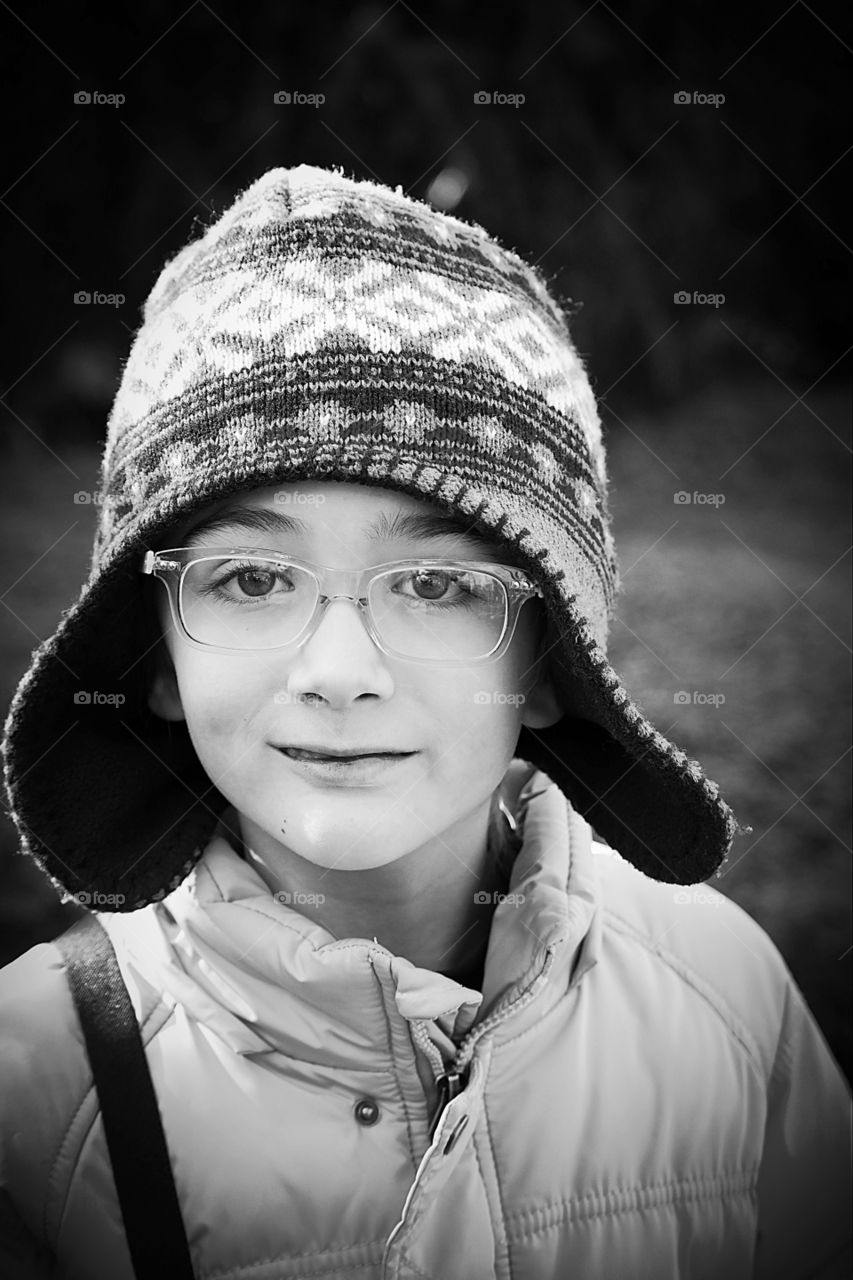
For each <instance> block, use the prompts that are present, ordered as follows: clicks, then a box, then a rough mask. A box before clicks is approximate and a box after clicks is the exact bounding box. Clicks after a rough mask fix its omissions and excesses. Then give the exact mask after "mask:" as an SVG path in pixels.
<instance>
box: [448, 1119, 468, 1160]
mask: <svg viewBox="0 0 853 1280" xmlns="http://www.w3.org/2000/svg"><path fill="white" fill-rule="evenodd" d="M467 1123H468V1117H467V1116H462V1117H461V1118H460V1119H459V1121H458V1122H457V1124H456V1127H455V1128H454V1130H453V1132H452V1133H451V1135H450V1137H449V1138H448V1139H447V1141H446V1142H445V1144H444V1154H445V1155H447V1153H448V1151H450V1150H451V1148H452V1147H454V1146H455V1145H456V1139H457V1138H458V1137H459V1135H460V1133H461V1132H462V1130H463V1129H464V1128H465V1126H466V1124H467Z"/></svg>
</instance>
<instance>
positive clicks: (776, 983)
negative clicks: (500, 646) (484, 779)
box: [0, 761, 850, 1280]
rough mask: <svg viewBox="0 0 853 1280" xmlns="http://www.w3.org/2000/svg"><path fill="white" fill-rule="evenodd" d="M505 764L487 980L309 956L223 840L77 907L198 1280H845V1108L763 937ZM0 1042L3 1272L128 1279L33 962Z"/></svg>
mask: <svg viewBox="0 0 853 1280" xmlns="http://www.w3.org/2000/svg"><path fill="white" fill-rule="evenodd" d="M511 772H512V774H513V777H514V778H515V781H516V784H517V785H516V788H515V796H516V812H517V815H518V816H519V819H520V820H521V821H523V844H522V847H521V851H520V852H519V853H518V855H517V858H516V860H515V864H514V868H513V873H512V879H511V883H510V893H509V895H508V896H507V897H506V899H505V900H504V901H503V902H501V903H500V905H499V906H498V907H497V909H496V910H495V913H494V919H493V925H492V931H491V935H490V940H489V948H488V954H487V958H486V965H485V973H484V979H483V990H482V992H478V991H473V990H471V989H467V988H465V987H462V986H460V985H459V984H458V983H457V982H455V981H453V980H451V979H449V978H446V977H443V976H442V975H441V974H438V973H435V972H432V971H428V970H424V969H420V968H416V967H415V966H414V965H412V964H411V963H409V962H408V961H407V960H405V959H403V958H401V957H399V956H394V955H392V954H391V953H390V952H389V951H387V950H386V949H385V948H383V947H382V946H380V945H379V944H377V943H376V942H375V941H370V940H367V939H360V938H349V939H344V940H340V941H337V940H335V939H334V938H333V937H332V935H331V934H329V933H328V932H327V931H326V930H324V929H323V928H322V927H320V926H318V925H317V924H315V923H313V922H312V921H310V920H309V919H307V918H306V917H305V916H303V915H301V914H300V913H299V911H298V910H296V909H294V908H293V906H288V905H285V904H283V903H281V902H279V901H277V900H276V898H275V897H274V896H273V895H272V894H271V892H270V891H269V889H268V888H267V887H266V885H265V884H264V883H263V881H262V880H261V879H260V878H259V876H258V875H257V873H256V872H255V871H254V869H253V868H251V867H250V866H249V865H248V864H247V863H246V862H244V861H243V860H242V859H241V858H240V857H239V856H238V854H237V853H236V852H235V851H234V849H233V848H232V847H231V846H230V844H228V843H227V841H226V840H225V839H224V838H223V836H222V834H221V832H217V834H216V835H215V836H214V838H213V839H212V840H211V842H210V844H209V846H208V847H207V849H206V850H205V853H204V856H203V858H202V859H201V861H200V862H199V863H198V864H197V866H196V867H195V869H194V870H193V872H192V873H191V874H190V875H189V876H188V877H187V879H186V880H185V881H184V882H183V883H182V884H181V885H180V886H179V888H178V889H177V890H175V891H174V892H173V893H172V894H170V895H169V897H168V898H166V899H165V900H164V901H162V902H160V903H156V904H153V905H152V906H150V907H146V908H144V909H143V910H141V911H136V912H133V913H130V914H127V915H120V914H104V915H103V916H102V917H101V919H102V921H103V923H104V925H105V927H106V928H107V930H108V932H109V933H110V936H111V938H112V940H113V943H114V946H115V948H116V952H117V955H118V958H119V963H120V966H121V969H122V973H123V976H124V978H125V981H126V983H127V985H128V989H129V992H130V995H131V998H132V1001H133V1005H134V1008H135V1010H136V1013H137V1017H138V1019H139V1021H140V1024H141V1027H142V1035H143V1040H144V1042H145V1045H146V1055H147V1060H148V1063H149V1066H150V1070H151V1073H152V1078H153V1081H154V1086H155V1089H156V1093H157V1097H158V1101H159V1104H160V1108H161V1111H162V1114H163V1121H164V1128H165V1132H166V1137H167V1142H168V1146H169V1151H170V1156H171V1161H172V1166H173V1170H174V1176H175V1183H176V1187H177V1191H178V1197H179V1200H180V1204H181V1208H182V1212H183V1216H184V1221H185V1223H186V1229H187V1235H188V1239H189V1243H190V1248H191V1252H192V1256H193V1261H194V1267H195V1271H196V1274H197V1276H198V1277H200V1278H203V1280H250V1278H251V1280H274V1278H275V1280H282V1278H283V1277H304V1278H308V1277H323V1280H339V1278H340V1280H343V1278H344V1277H346V1278H347V1280H368V1278H370V1280H372V1278H373V1277H388V1278H390V1277H394V1278H395V1280H396V1278H398V1277H407V1278H408V1277H412V1278H415V1277H417V1278H418V1280H425V1278H427V1277H431V1278H434V1280H480V1278H481V1277H482V1278H486V1277H502V1278H503V1277H506V1278H507V1280H510V1278H511V1280H544V1278H545V1277H548V1278H549V1280H550V1278H556V1277H559V1278H561V1280H562V1278H563V1277H566V1278H567V1280H568V1278H570V1277H583V1278H584V1280H593V1278H597V1277H602V1278H603V1280H641V1278H642V1280H670V1278H672V1280H674V1278H675V1277H679V1278H680V1280H688V1278H689V1280H720V1278H721V1277H725V1280H745V1278H746V1277H760V1278H761V1280H788V1278H790V1280H805V1278H806V1277H810V1278H812V1277H813V1278H817V1277H823V1278H825V1280H828V1278H829V1277H835V1276H842V1275H844V1276H846V1275H847V1274H848V1267H849V1254H848V1253H846V1252H845V1246H846V1241H847V1239H848V1232H847V1220H848V1217H849V1204H850V1154H849V1153H850V1105H849V1096H848V1092H847V1088H846V1085H845V1083H844V1081H843V1079H842V1077H841V1075H840V1073H839V1071H838V1068H837V1066H836V1064H835V1062H834V1060H833V1058H832V1057H831V1055H830V1053H829V1051H828V1049H827V1047H826V1045H825V1042H824V1040H823V1038H822V1036H821V1034H820V1032H819V1030H818V1029H817V1027H816V1025H815V1023H814V1021H813V1020H812V1018H811V1016H810V1014H809V1012H808V1010H807V1008H806V1006H805V1004H804V1002H803V999H802V996H801V995H800V993H799V991H798V989H797V987H796V986H795V984H794V982H793V980H792V978H791V976H790V974H789V972H788V970H787V969H786V967H785V964H784V962H783V961H782V959H781V957H780V955H779V953H778V952H777V950H776V948H775V947H774V945H773V944H772V942H771V941H770V940H769V938H768V937H767V935H766V934H765V933H764V932H763V931H762V929H761V928H760V927H759V926H758V925H757V924H756V923H755V922H754V921H753V920H752V919H751V918H750V917H749V916H747V915H746V914H745V913H744V912H743V911H742V910H740V909H739V908H738V907H737V906H735V905H734V904H733V903H731V902H730V901H728V900H726V899H725V898H723V897H722V896H721V895H720V894H718V893H717V892H716V891H715V890H713V889H712V888H709V887H708V886H704V885H703V886H699V887H697V888H693V889H677V888H673V887H672V886H666V885H663V884H659V883H656V882H653V881H651V880H649V879H647V878H645V877H644V876H642V875H641V874H640V873H639V872H637V871H635V870H634V869H633V868H632V867H631V866H630V865H629V864H628V863H626V862H625V861H624V860H623V859H622V858H621V857H619V855H618V854H616V853H614V852H613V851H612V850H610V849H607V848H606V847H604V846H603V845H601V844H598V843H597V842H595V841H594V840H593V839H592V833H591V831H590V829H589V827H588V825H587V824H586V823H585V822H584V821H583V819H582V818H580V817H579V815H578V814H577V813H576V812H575V811H574V810H573V809H572V808H571V806H570V805H568V804H567V802H566V800H565V798H564V797H563V796H562V794H561V793H560V791H559V790H558V789H557V787H556V786H555V785H554V784H553V783H552V782H551V781H550V779H548V778H547V777H546V776H545V775H544V774H542V773H540V772H537V771H533V770H532V769H531V767H530V766H528V765H526V764H525V762H523V761H515V762H513V766H512V769H511ZM519 784H520V785H519ZM519 791H520V794H519ZM0 1028H2V1041H0V1066H1V1067H2V1095H0V1096H2V1101H0V1275H2V1277H3V1280H23V1278H24V1277H26V1278H27V1280H43V1278H45V1277H49V1276H50V1277H54V1276H56V1277H63V1278H66V1277H67V1278H68V1280H130V1277H131V1275H132V1271H131V1264H130V1259H129V1255H128V1251H127V1246H126V1243H125V1238H124V1233H123V1229H122V1222H121V1214H120V1210H119V1206H118V1201H117V1198H116V1193H115V1189H114V1186H113V1182H112V1176H111V1171H110V1165H109V1160H108V1156H107V1151H106V1146H105V1139H104V1133H103V1129H102V1125H101V1120H100V1117H99V1111H98V1103H97V1097H96V1094H95V1092H94V1090H93V1084H92V1077H91V1073H90V1070H89V1066H88V1061H87V1057H86V1054H85V1051H84V1048H83V1043H82V1033H81V1031H80V1029H79V1026H78V1023H77V1019H76V1015H75V1012H74V1009H73V1006H72V1004H71V1000H70V995H69V992H68V990H67V984H66V979H65V974H64V970H63V966H62V960H61V958H60V956H59V952H58V951H57V949H56V948H55V947H54V946H53V945H52V944H42V945H40V946H36V947H34V948H32V950H30V951H28V952H27V953H26V955H24V956H22V957H21V958H19V959H18V960H16V961H14V962H13V963H12V964H10V965H7V966H6V968H5V969H3V970H2V972H0ZM452 1068H455V1070H456V1072H457V1073H458V1074H459V1075H460V1077H461V1083H462V1084H463V1085H464V1087H462V1088H461V1090H460V1091H459V1092H458V1095H457V1096H455V1097H452V1098H451V1099H450V1100H449V1101H447V1102H446V1105H445V1106H444V1109H443V1111H441V1114H440V1120H439V1122H438V1124H437V1127H436V1129H435V1131H434V1133H433V1135H432V1137H430V1132H429V1130H430V1119H431V1117H432V1114H433V1112H434V1111H435V1109H436V1105H437V1100H438V1093H437V1085H436V1081H437V1080H438V1079H439V1078H441V1077H442V1076H445V1075H448V1074H449V1073H450V1071H451V1069H452ZM128 1105H132V1099H129V1100H128ZM152 1230H156V1224H154V1223H152ZM57 1259H58V1261H56V1260H57Z"/></svg>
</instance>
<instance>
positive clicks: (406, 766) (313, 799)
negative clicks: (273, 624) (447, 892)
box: [149, 481, 562, 870]
mask: <svg viewBox="0 0 853 1280" xmlns="http://www.w3.org/2000/svg"><path fill="white" fill-rule="evenodd" d="M283 494H287V495H289V501H288V500H287V499H285V500H284V502H283V501H282V497H281V495H283ZM276 495H279V497H278V498H277V497H276ZM237 505H239V506H241V507H243V508H245V507H251V508H264V509H266V510H269V511H276V512H279V513H287V514H288V515H290V516H293V517H296V518H298V520H300V521H302V522H303V523H304V524H305V526H307V532H306V533H304V534H296V533H293V532H290V531H288V532H276V533H270V532H258V531H253V530H250V529H248V528H245V527H241V526H239V525H234V526H232V527H231V528H230V529H229V528H219V529H217V531H216V532H215V533H211V534H210V535H207V534H205V532H204V530H203V528H197V526H199V525H200V523H201V521H202V520H203V519H204V518H206V517H208V516H209V515H211V514H213V513H215V514H216V515H217V517H218V516H219V515H220V514H222V512H223V511H227V510H230V509H231V508H233V507H235V506H237ZM435 510H436V509H435V508H434V507H433V506H432V505H431V504H429V503H427V502H424V501H421V500H419V499H417V498H413V497H411V496H409V495H407V494H401V493H397V492H395V491H393V490H388V489H380V488H377V487H374V486H364V485H358V484H351V483H342V482H335V481H322V482H319V481H318V482H311V483H308V482H299V483H298V484H277V485H271V486H268V487H266V488H261V489H255V490H252V491H251V492H248V493H246V492H244V493H242V494H238V495H235V496H234V497H233V498H230V499H228V500H227V501H224V502H221V503H216V504H214V505H213V506H211V507H210V508H207V509H206V510H205V511H204V512H200V513H198V515H197V516H196V517H195V518H194V520H193V523H192V525H191V526H190V533H189V534H188V535H186V534H185V535H184V537H183V539H182V542H181V545H186V546H198V547H199V548H201V547H204V546H216V547H230V546H241V547H258V548H259V549H260V548H265V549H272V550H277V551H280V552H282V553H284V554H288V553H289V554H292V555H294V556H296V557H298V558H299V559H302V560H306V561H308V562H310V563H312V564H316V565H328V566H332V567H335V568H338V569H361V568H364V567H369V566H372V565H375V564H381V563H383V562H385V561H390V560H397V559H408V558H419V557H424V558H428V557H436V556H438V557H444V556H446V557H448V558H452V559H458V560H488V561H492V562H494V563H506V559H505V553H502V552H501V549H500V547H499V546H497V545H494V544H490V543H486V542H483V541H482V540H481V539H480V538H479V537H476V536H474V535H470V534H465V535H461V536H460V535H459V534H455V533H444V534H442V535H441V536H440V537H438V538H432V537H423V536H419V537H416V538H413V537H410V536H406V537H404V538H394V539H391V540H388V541H382V542H381V543H379V544H377V543H376V542H375V540H374V541H369V540H368V538H367V536H366V529H367V526H368V525H371V524H373V523H374V522H375V520H376V518H377V516H379V515H380V514H384V515H385V516H387V517H388V518H389V520H390V519H393V517H394V516H395V515H397V514H398V513H400V514H408V513H421V514H423V513H424V512H434V511H435ZM158 590H159V592H160V596H161V599H160V602H159V606H158V608H159V616H160V622H161V626H162V628H163V632H164V636H165V642H166V646H167V649H168V652H169V654H170V655H171V658H172V663H173V665H174V671H173V672H172V671H170V670H167V669H165V668H164V669H163V670H162V671H161V672H160V673H159V674H158V676H157V677H156V678H155V680H154V682H153V683H152V686H151V690H150V694H149V703H150V705H151V708H152V710H154V711H155V712H156V713H157V714H158V715H161V716H164V717H165V718H167V719H172V720H180V719H186V722H187V728H188V731H189V734H190V737H191V739H192V742H193V745H194V747H195V750H196V752H197V754H198V757H199V760H200V761H201V763H202V766H203V767H204V769H205V772H206V773H207V775H208V777H209V778H210V780H211V782H212V783H213V784H214V785H215V786H216V787H217V788H218V789H219V791H220V792H221V793H222V794H223V795H224V796H225V797H226V798H227V799H228V800H229V801H230V803H231V804H232V805H233V806H234V808H235V810H236V811H237V813H238V814H239V815H240V816H241V819H242V820H243V825H244V833H245V831H246V830H247V829H248V830H249V831H250V832H255V833H257V834H259V835H260V834H261V833H262V836H263V839H264V841H265V842H266V843H267V844H269V842H270V841H272V842H275V844H277V845H281V846H283V848H285V849H289V850H291V851H292V852H294V853H296V854H298V855H299V856H300V857H302V858H304V859H306V860H307V861H308V862H311V863H314V864H315V865H317V866H322V867H334V868H337V869H339V870H359V869H365V868H368V867H378V866H382V865H385V864H387V863H390V862H394V861H396V860H398V859H400V858H402V857H404V856H405V855H406V854H408V853H411V852H412V851H413V850H415V849H418V848H420V847H421V846H423V845H424V844H426V843H428V842H429V841H430V840H434V839H442V840H445V841H446V842H447V843H448V844H450V845H451V847H452V846H453V843H454V841H453V837H454V835H455V837H456V843H457V844H460V843H464V832H465V831H466V830H467V829H469V828H472V829H473V827H472V823H473V824H474V826H476V823H475V822H474V818H475V815H477V814H481V813H482V811H483V806H488V803H489V801H490V799H491V796H492V793H493V792H494V790H495V788H496V787H497V786H498V785H499V784H500V782H501V779H502V778H503V776H504V774H505V772H506V769H507V767H508V765H509V763H510V761H511V760H512V758H513V754H514V752H515V748H516V744H517V741H518V735H519V732H520V730H521V726H522V724H528V725H530V726H531V727H533V728H541V727H544V726H546V725H550V724H554V723H555V722H556V721H557V720H559V719H560V718H561V715H562V711H561V709H560V707H559V705H558V703H557V700H556V696H555V694H554V692H553V689H552V687H551V685H550V683H549V682H548V680H547V677H546V676H545V674H544V668H545V666H546V664H545V663H544V662H543V663H541V664H540V665H538V666H537V664H536V659H537V656H538V653H539V641H540V631H541V622H542V618H543V613H542V609H543V606H542V604H541V601H538V600H530V601H528V602H526V603H525V605H524V606H523V607H522V610H521V613H520V615H519V618H518V623H517V626H516V630H515V634H514V637H513V640H512V642H511V644H510V646H509V648H508V650H507V652H506V653H505V654H504V656H503V657H502V658H500V659H498V661H496V662H491V663H486V664H483V665H473V666H470V667H463V668H458V669H450V670H443V669H442V668H441V667H432V666H428V665H421V664H419V663H415V662H406V661H405V660H404V659H398V658H393V657H390V656H388V655H387V654H385V653H383V652H382V651H381V650H380V649H379V648H378V646H377V645H376V644H374V642H373V640H372V639H371V637H370V636H369V634H368V632H367V630H366V629H365V626H364V623H363V621H362V615H361V613H360V611H359V610H358V608H357V607H356V606H355V605H354V604H352V603H350V602H349V601H347V600H335V601H332V602H331V603H329V604H328V605H327V606H326V608H325V613H323V614H322V615H321V618H320V621H319V624H318V625H317V627H316V629H315V631H314V633H313V634H312V635H311V636H310V638H309V639H308V640H307V641H305V642H304V643H303V644H302V645H300V646H299V647H296V648H294V647H293V646H289V647H286V648H281V649H276V650H266V651H245V652H238V653H217V652H214V651H213V650H211V651H210V652H209V653H207V652H204V651H202V650H199V649H196V648H194V647H192V646H191V645H189V644H187V643H186V642H185V640H184V638H183V637H182V635H181V634H180V633H178V632H176V631H175V629H174V626H173V623H172V619H171V616H170V613H169V608H168V601H167V599H166V592H165V590H164V589H163V588H162V587H160V588H158ZM166 666H168V664H166ZM484 691H485V692H486V693H487V694H488V695H489V697H488V699H487V700H486V699H484V698H483V697H482V694H483V692H484ZM477 694H479V695H480V696H479V697H477V696H476V695H477ZM519 695H521V696H519ZM289 747H310V748H315V749H316V748H320V749H323V748H326V749H328V750H329V751H330V752H335V751H344V750H348V749H352V748H361V749H363V750H366V751H380V750H384V751H387V752H399V753H406V754H400V755H398V756H395V757H394V758H393V759H390V760H386V761H384V762H380V763H376V762H374V763H372V764H363V765H362V764H359V765H356V766H351V765H344V766H341V767H340V768H327V767H326V766H322V765H321V766H319V767H318V766H312V765H310V764H306V763H302V762H300V761H298V760H295V759H292V758H290V757H289V756H288V755H286V754H285V753H284V751H283V748H289ZM460 838H461V839H460Z"/></svg>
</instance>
